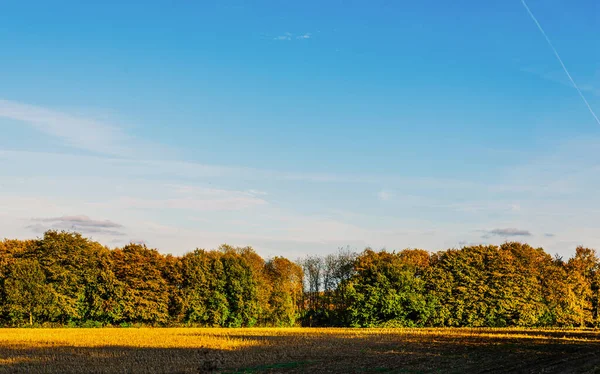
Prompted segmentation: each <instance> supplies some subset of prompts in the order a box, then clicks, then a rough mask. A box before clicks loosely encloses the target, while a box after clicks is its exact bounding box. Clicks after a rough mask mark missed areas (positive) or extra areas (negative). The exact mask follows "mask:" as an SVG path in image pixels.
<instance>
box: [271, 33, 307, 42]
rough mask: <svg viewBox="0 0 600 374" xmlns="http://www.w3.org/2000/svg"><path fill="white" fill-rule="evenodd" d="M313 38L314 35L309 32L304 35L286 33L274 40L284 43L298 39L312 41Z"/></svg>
mask: <svg viewBox="0 0 600 374" xmlns="http://www.w3.org/2000/svg"><path fill="white" fill-rule="evenodd" d="M311 37H312V34H311V33H309V32H305V33H303V34H299V35H296V34H292V33H291V32H286V33H285V34H283V35H278V36H276V37H274V38H273V39H274V40H282V41H284V40H285V41H288V40H292V39H296V40H306V39H310V38H311Z"/></svg>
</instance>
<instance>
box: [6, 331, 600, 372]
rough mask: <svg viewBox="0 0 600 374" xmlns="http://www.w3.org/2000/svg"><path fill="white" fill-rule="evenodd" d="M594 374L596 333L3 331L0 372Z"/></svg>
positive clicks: (599, 359)
mask: <svg viewBox="0 0 600 374" xmlns="http://www.w3.org/2000/svg"><path fill="white" fill-rule="evenodd" d="M2 372H27V373H42V372H44V373H80V372H96V373H101V372H102V373H123V372H126V373H157V372H158V373H160V372H173V373H204V372H207V373H210V372H214V373H261V372H268V373H279V372H281V373H303V372H309V373H310V372H312V373H321V372H323V373H352V372H361V373H369V372H372V373H386V372H387V373H422V372H425V373H427V372H444V373H445V372H451V373H452V372H455V373H465V372H468V373H476V372H486V373H490V372H491V373H493V372H544V373H548V372H557V373H559V372H560V373H569V372H571V373H575V372H589V373H596V372H600V331H597V330H531V329H529V330H525V329H360V330H359V329H300V328H294V329H258V328H257V329H196V328H164V329H163V328H140V329H136V328H128V329H118V328H105V329H1V330H0V373H2Z"/></svg>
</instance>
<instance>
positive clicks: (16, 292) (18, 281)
mask: <svg viewBox="0 0 600 374" xmlns="http://www.w3.org/2000/svg"><path fill="white" fill-rule="evenodd" d="M4 294H5V297H6V299H5V305H4V307H5V308H6V310H7V312H8V314H9V315H10V316H11V317H12V320H13V322H19V321H22V318H23V316H27V317H28V319H29V324H30V325H33V321H34V320H38V318H39V317H41V316H43V315H44V314H45V313H47V309H48V304H50V302H51V299H50V298H51V296H52V294H51V293H50V292H49V289H48V287H47V285H46V277H45V276H44V272H43V271H42V268H41V266H40V264H39V263H38V262H37V261H36V260H32V259H18V260H16V261H15V262H13V263H12V264H10V265H9V266H8V274H7V277H6V279H5V280H4Z"/></svg>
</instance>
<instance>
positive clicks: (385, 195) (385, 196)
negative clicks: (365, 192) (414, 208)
mask: <svg viewBox="0 0 600 374" xmlns="http://www.w3.org/2000/svg"><path fill="white" fill-rule="evenodd" d="M377 197H378V198H379V200H381V201H388V200H389V199H391V197H392V193H391V192H389V191H385V190H381V191H379V192H378V193H377Z"/></svg>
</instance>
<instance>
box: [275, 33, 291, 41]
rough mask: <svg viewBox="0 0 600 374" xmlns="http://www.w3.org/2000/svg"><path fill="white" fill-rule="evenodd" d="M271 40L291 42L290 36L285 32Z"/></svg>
mask: <svg viewBox="0 0 600 374" xmlns="http://www.w3.org/2000/svg"><path fill="white" fill-rule="evenodd" d="M273 39H275V40H292V34H291V33H289V32H286V33H285V34H283V35H279V36H276V37H275V38H273Z"/></svg>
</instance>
